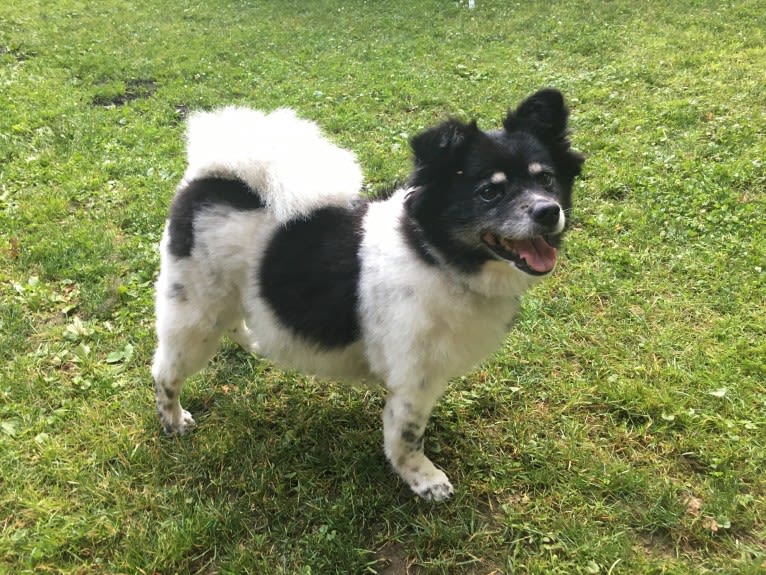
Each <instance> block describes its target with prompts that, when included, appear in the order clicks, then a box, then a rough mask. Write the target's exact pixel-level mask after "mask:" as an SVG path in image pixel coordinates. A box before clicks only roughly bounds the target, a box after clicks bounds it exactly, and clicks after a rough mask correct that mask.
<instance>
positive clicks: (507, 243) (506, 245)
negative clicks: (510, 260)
mask: <svg viewBox="0 0 766 575" xmlns="http://www.w3.org/2000/svg"><path fill="white" fill-rule="evenodd" d="M500 243H501V244H502V245H503V247H504V248H505V249H506V250H508V251H509V252H512V251H514V247H513V242H512V241H511V240H509V239H507V238H503V239H502V240H500Z"/></svg>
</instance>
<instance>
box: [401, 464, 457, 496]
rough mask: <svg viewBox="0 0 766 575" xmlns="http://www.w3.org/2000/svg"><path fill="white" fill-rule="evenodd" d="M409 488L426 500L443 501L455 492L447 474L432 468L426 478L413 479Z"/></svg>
mask: <svg viewBox="0 0 766 575" xmlns="http://www.w3.org/2000/svg"><path fill="white" fill-rule="evenodd" d="M410 488H411V489H412V490H413V491H414V492H415V494H416V495H418V496H419V497H422V498H423V499H425V500H426V501H444V500H445V499H449V498H450V497H452V494H453V493H454V492H455V489H454V488H453V487H452V483H450V481H449V479H448V478H447V475H446V474H445V473H444V472H443V471H441V470H440V469H434V471H433V473H431V474H430V475H429V477H427V478H424V479H420V480H415V481H413V482H412V483H410Z"/></svg>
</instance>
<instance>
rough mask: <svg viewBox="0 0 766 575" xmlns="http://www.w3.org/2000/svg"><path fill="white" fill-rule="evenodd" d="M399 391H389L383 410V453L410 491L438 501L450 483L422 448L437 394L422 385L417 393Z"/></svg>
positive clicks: (448, 493)
mask: <svg viewBox="0 0 766 575" xmlns="http://www.w3.org/2000/svg"><path fill="white" fill-rule="evenodd" d="M405 389H406V388H405ZM402 391H404V390H400V391H398V392H392V393H391V394H390V395H389V397H388V400H387V402H386V407H385V409H384V412H383V436H384V444H385V451H386V456H387V457H388V459H389V461H390V462H391V464H392V465H393V467H394V469H395V470H396V472H397V473H398V474H399V476H400V477H401V478H402V479H403V480H404V481H405V482H406V483H407V485H409V486H410V489H412V491H414V492H415V493H416V494H417V495H419V496H420V497H422V498H423V499H426V500H429V501H442V500H444V499H447V498H448V497H450V496H451V495H452V493H453V488H452V484H451V483H450V481H449V479H448V478H447V475H446V474H445V473H444V472H443V471H442V470H441V469H438V468H437V467H436V466H435V465H434V464H433V463H432V462H431V460H430V459H428V457H426V455H425V453H424V452H423V438H424V435H425V429H426V425H427V423H428V418H429V416H430V415H431V411H432V410H433V407H434V404H435V403H436V399H437V397H438V394H429V393H428V390H424V389H422V388H420V389H418V391H417V393H409V391H411V390H409V389H406V391H408V393H402Z"/></svg>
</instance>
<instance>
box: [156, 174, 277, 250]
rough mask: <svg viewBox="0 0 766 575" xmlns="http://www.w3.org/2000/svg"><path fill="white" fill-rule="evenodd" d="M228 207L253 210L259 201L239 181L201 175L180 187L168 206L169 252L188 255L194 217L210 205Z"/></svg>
mask: <svg viewBox="0 0 766 575" xmlns="http://www.w3.org/2000/svg"><path fill="white" fill-rule="evenodd" d="M220 205H225V206H231V207H232V208H234V209H236V210H243V211H244V210H257V209H259V208H262V207H264V203H263V200H261V198H260V196H258V194H257V193H256V192H254V191H253V190H251V189H250V188H249V187H248V186H247V184H245V183H244V182H242V181H240V180H225V179H223V178H202V179H199V180H193V181H192V182H190V183H189V184H188V185H187V186H185V187H183V188H181V189H179V190H178V192H177V193H176V195H175V197H174V198H173V203H172V205H171V206H170V216H169V217H168V219H169V222H170V245H169V248H170V253H171V254H173V255H174V256H176V257H177V258H188V257H189V256H190V255H191V251H192V248H193V247H194V220H195V218H196V217H197V214H198V213H199V212H200V211H201V210H204V209H206V208H209V207H211V206H220Z"/></svg>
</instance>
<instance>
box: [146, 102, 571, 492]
mask: <svg viewBox="0 0 766 575" xmlns="http://www.w3.org/2000/svg"><path fill="white" fill-rule="evenodd" d="M567 114H568V112H567V110H566V108H565V106H564V102H563V98H562V97H561V95H560V94H559V93H558V92H556V91H555V90H544V91H541V92H538V93H537V94H535V95H533V96H532V97H531V98H528V99H527V100H526V101H525V102H523V103H522V104H521V105H520V106H519V107H518V108H517V109H516V110H511V111H509V113H508V115H507V116H506V118H505V120H504V129H503V130H500V131H497V132H482V131H481V130H479V129H478V127H477V126H476V124H475V123H470V124H466V123H463V122H460V121H458V120H449V121H447V122H445V123H443V124H440V125H438V126H436V127H434V128H431V129H429V130H426V131H424V132H423V133H421V134H419V135H418V136H416V137H415V138H414V139H413V141H412V147H413V152H414V155H415V158H414V160H415V170H414V172H413V175H412V178H411V180H410V183H409V184H408V185H407V186H404V187H402V188H401V189H399V190H397V191H395V192H394V193H393V194H391V195H390V197H388V198H386V199H385V200H382V201H373V202H370V201H367V200H366V199H364V198H363V197H361V196H360V195H359V188H360V185H361V174H360V170H359V166H358V164H357V162H356V160H355V158H354V156H353V154H351V153H350V152H348V151H346V150H343V149H341V148H338V147H337V146H335V145H334V144H332V143H331V142H330V141H329V140H327V139H325V138H324V136H322V134H321V133H320V131H319V129H318V128H317V127H316V125H314V124H313V123H311V122H308V121H306V120H302V119H300V118H298V117H297V116H295V114H294V113H293V112H291V111H289V110H278V111H276V112H273V113H271V114H268V115H267V114H263V113H261V112H258V111H254V110H249V109H245V108H232V107H229V108H224V109H222V110H218V111H214V112H206V113H200V114H196V115H194V116H193V117H192V118H191V119H190V122H189V128H188V132H187V145H188V161H189V167H188V169H187V171H186V173H185V175H184V178H183V180H182V182H181V184H180V185H179V188H178V191H177V193H176V197H175V198H174V200H173V207H172V208H171V211H170V215H169V218H168V222H167V226H166V228H165V233H164V234H163V239H162V243H161V270H160V275H159V278H158V280H157V285H156V315H157V337H158V345H157V350H156V352H155V357H154V363H153V366H152V375H153V377H154V380H155V390H156V399H157V407H158V410H159V413H160V418H161V421H162V423H163V425H164V427H165V429H166V431H168V432H171V433H183V432H185V431H186V430H187V429H189V428H190V427H192V426H193V425H194V420H193V418H192V416H191V414H190V413H188V412H187V411H185V410H184V409H183V408H182V407H181V404H180V401H179V398H180V394H181V390H182V387H183V384H184V382H185V380H186V379H187V378H188V377H189V376H190V375H192V374H194V373H195V372H196V371H198V370H200V369H202V368H203V367H204V366H205V365H206V363H207V362H208V360H209V358H210V357H211V356H212V354H213V353H214V352H215V350H216V349H217V346H218V341H219V339H220V337H221V335H224V334H226V335H229V336H230V337H232V338H233V339H234V340H235V341H237V342H239V343H240V344H241V345H242V346H243V347H244V348H246V349H247V350H250V351H253V352H256V353H259V354H262V355H264V356H266V357H268V358H270V359H272V360H274V361H275V362H277V363H278V364H280V365H283V366H286V367H290V368H297V369H301V370H303V371H306V372H310V373H314V374H317V375H320V376H327V377H335V378H351V379H366V380H378V381H381V382H383V383H384V385H385V386H386V388H387V389H388V394H389V395H388V398H387V401H386V407H385V409H384V413H383V431H384V433H383V435H384V448H385V452H386V455H387V457H388V459H389V460H390V462H391V464H392V465H393V467H394V469H395V470H396V472H397V473H398V474H399V475H400V476H401V477H402V479H403V480H404V481H405V482H406V483H407V484H408V485H409V487H410V488H411V489H412V490H413V491H414V492H415V493H417V494H418V495H420V496H422V497H424V498H426V499H433V500H440V499H444V498H447V497H449V496H450V495H451V494H452V492H453V487H452V485H451V483H450V481H449V480H448V478H447V476H446V475H445V473H444V472H443V471H442V470H440V469H438V468H437V467H436V466H435V465H434V464H433V463H432V462H431V461H430V460H429V459H428V458H427V457H426V456H425V454H424V452H423V436H424V433H425V428H426V424H427V422H428V418H429V415H430V413H431V410H432V409H433V407H434V405H435V404H436V401H437V400H438V398H439V397H440V396H441V395H442V394H443V392H444V391H445V389H446V385H447V382H448V380H449V379H450V378H452V377H455V376H458V375H461V374H463V373H465V372H466V371H467V370H469V369H470V368H471V367H472V366H474V365H476V364H477V363H478V362H480V361H482V360H483V359H484V358H486V356H487V355H488V354H490V353H491V352H492V351H494V350H495V349H497V348H498V347H499V346H500V345H501V344H502V342H503V340H504V338H505V336H506V334H507V332H508V330H509V327H510V326H511V324H512V323H513V320H514V317H515V316H516V314H517V312H518V308H519V300H520V298H521V296H522V295H523V294H524V292H525V291H526V290H527V289H528V288H529V287H531V286H532V285H534V284H535V283H536V282H537V281H539V280H540V279H541V277H543V276H545V275H546V274H548V273H549V272H550V271H551V270H552V269H553V265H554V264H555V257H556V249H555V248H556V247H557V246H558V245H559V243H560V239H561V234H562V231H563V230H564V228H565V225H566V214H567V213H568V211H569V210H570V209H571V188H572V183H573V181H574V179H575V177H576V176H577V174H579V171H580V165H581V164H582V161H583V158H582V156H580V155H579V154H578V153H577V152H574V151H573V150H570V148H569V141H568V138H567V135H566V129H567V128H566V122H567Z"/></svg>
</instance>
